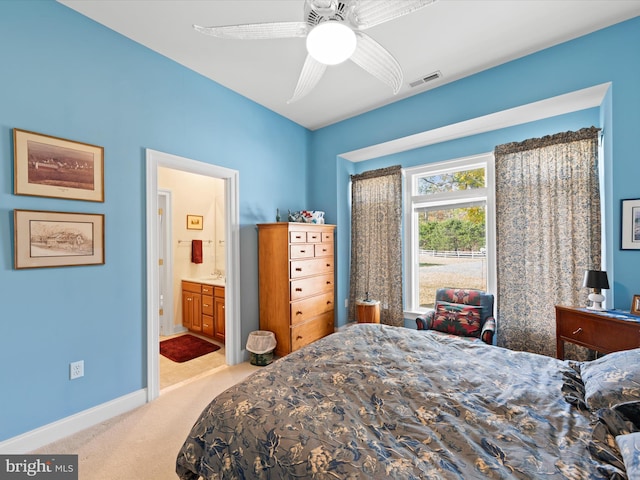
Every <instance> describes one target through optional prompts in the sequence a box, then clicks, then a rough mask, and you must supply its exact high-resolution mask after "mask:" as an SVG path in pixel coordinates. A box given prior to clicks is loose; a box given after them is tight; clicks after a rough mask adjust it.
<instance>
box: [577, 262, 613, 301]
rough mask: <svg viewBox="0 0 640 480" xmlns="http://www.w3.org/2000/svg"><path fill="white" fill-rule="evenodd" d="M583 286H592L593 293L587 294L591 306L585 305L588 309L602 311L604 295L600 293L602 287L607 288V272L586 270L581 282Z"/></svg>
mask: <svg viewBox="0 0 640 480" xmlns="http://www.w3.org/2000/svg"><path fill="white" fill-rule="evenodd" d="M582 286H583V287H584V288H593V293H590V294H589V300H591V306H590V307H587V308H588V309H589V310H599V311H602V310H604V308H602V302H604V295H602V293H600V292H601V290H602V289H608V288H609V280H608V279H607V272H605V271H602V270H587V271H585V272H584V281H583V282H582Z"/></svg>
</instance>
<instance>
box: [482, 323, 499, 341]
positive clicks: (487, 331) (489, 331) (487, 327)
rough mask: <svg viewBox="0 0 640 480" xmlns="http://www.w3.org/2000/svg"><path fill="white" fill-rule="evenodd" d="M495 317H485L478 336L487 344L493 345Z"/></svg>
mask: <svg viewBox="0 0 640 480" xmlns="http://www.w3.org/2000/svg"><path fill="white" fill-rule="evenodd" d="M496 326H497V324H496V319H495V318H494V317H487V319H486V320H485V321H484V325H483V327H482V332H480V338H481V339H482V341H483V342H484V343H486V344H488V345H493V336H494V335H495V333H496Z"/></svg>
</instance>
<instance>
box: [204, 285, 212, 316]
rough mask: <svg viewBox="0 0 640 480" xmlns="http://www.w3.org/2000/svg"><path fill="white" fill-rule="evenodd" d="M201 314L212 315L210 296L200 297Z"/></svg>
mask: <svg viewBox="0 0 640 480" xmlns="http://www.w3.org/2000/svg"><path fill="white" fill-rule="evenodd" d="M203 290H204V289H203ZM202 313H203V314H204V315H213V297H212V296H211V295H202Z"/></svg>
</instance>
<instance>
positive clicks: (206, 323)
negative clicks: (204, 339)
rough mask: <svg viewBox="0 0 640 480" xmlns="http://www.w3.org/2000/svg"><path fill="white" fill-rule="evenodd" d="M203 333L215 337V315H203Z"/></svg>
mask: <svg viewBox="0 0 640 480" xmlns="http://www.w3.org/2000/svg"><path fill="white" fill-rule="evenodd" d="M202 333H204V334H205V335H208V336H210V337H213V317H212V316H211V315H202Z"/></svg>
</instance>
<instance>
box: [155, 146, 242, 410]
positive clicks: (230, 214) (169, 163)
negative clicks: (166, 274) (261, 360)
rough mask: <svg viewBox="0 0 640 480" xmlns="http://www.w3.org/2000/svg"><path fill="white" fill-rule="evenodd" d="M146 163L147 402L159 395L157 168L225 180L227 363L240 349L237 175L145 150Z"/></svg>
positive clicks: (234, 361) (239, 355)
mask: <svg viewBox="0 0 640 480" xmlns="http://www.w3.org/2000/svg"><path fill="white" fill-rule="evenodd" d="M146 163H147V165H146V166H147V179H146V183H147V185H146V187H147V195H146V197H147V401H148V402H150V401H151V400H154V399H155V398H157V397H158V396H159V395H160V359H159V355H160V347H159V343H160V326H159V325H160V319H159V311H158V308H159V304H160V298H159V297H160V295H159V292H158V285H159V271H158V255H159V252H158V248H159V247H158V238H157V233H158V167H166V168H172V169H174V170H181V171H184V172H189V173H195V174H198V175H204V176H209V177H214V178H220V179H222V180H224V184H225V189H224V195H225V202H224V209H225V244H226V246H227V248H225V263H226V267H225V274H226V288H225V310H226V319H225V354H226V357H225V358H226V363H227V365H235V364H237V363H240V362H241V361H242V350H241V348H240V296H239V292H240V208H239V205H240V195H239V186H240V176H239V172H238V171H237V170H231V169H228V168H224V167H219V166H216V165H211V164H209V163H203V162H198V161H196V160H191V159H189V158H185V157H179V156H176V155H172V154H169V153H164V152H159V151H156V150H151V149H146Z"/></svg>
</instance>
